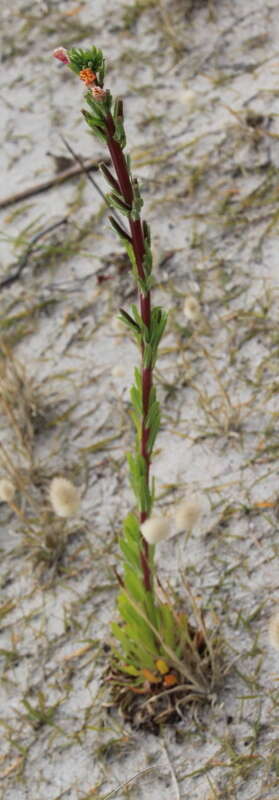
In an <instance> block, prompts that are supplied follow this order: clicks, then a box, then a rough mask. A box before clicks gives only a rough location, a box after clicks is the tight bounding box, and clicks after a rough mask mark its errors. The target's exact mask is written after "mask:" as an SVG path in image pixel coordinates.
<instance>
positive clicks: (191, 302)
mask: <svg viewBox="0 0 279 800" xmlns="http://www.w3.org/2000/svg"><path fill="white" fill-rule="evenodd" d="M200 313H201V307H200V304H199V301H198V300H197V298H196V297H193V295H188V297H186V298H185V302H184V306H183V314H184V316H185V317H187V319H191V320H192V321H193V322H196V321H197V320H198V319H199V317H200Z"/></svg>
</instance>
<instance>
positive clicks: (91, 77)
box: [79, 67, 96, 86]
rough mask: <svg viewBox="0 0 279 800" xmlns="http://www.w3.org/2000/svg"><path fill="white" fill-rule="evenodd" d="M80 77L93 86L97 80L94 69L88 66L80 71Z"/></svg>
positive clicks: (87, 84)
mask: <svg viewBox="0 0 279 800" xmlns="http://www.w3.org/2000/svg"><path fill="white" fill-rule="evenodd" d="M79 77H80V80H81V81H84V83H85V84H86V86H92V83H94V81H95V80H96V74H95V72H93V70H92V69H90V68H89V67H87V68H86V69H82V70H81V71H80V73H79Z"/></svg>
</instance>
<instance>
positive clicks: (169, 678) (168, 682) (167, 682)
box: [163, 672, 177, 689]
mask: <svg viewBox="0 0 279 800" xmlns="http://www.w3.org/2000/svg"><path fill="white" fill-rule="evenodd" d="M163 682H164V686H166V687H167V688H168V689H169V688H170V686H175V685H176V683H177V677H176V675H174V674H173V672H169V674H168V675H165V677H164V681H163Z"/></svg>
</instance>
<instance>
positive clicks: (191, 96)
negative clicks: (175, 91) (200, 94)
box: [177, 89, 197, 114]
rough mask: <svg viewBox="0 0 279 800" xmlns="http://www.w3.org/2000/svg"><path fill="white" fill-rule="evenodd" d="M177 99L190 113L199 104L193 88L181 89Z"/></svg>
mask: <svg viewBox="0 0 279 800" xmlns="http://www.w3.org/2000/svg"><path fill="white" fill-rule="evenodd" d="M177 99H178V100H179V102H180V103H181V105H183V106H184V108H186V111H188V113H189V114H191V113H192V111H194V110H195V108H196V106H197V95H196V93H195V92H193V91H192V89H181V92H179V95H178V98H177Z"/></svg>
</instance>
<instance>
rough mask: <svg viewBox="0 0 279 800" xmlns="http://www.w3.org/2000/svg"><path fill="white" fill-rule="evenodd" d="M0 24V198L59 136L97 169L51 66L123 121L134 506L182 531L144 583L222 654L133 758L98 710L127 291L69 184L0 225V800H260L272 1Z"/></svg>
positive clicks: (272, 723)
mask: <svg viewBox="0 0 279 800" xmlns="http://www.w3.org/2000/svg"><path fill="white" fill-rule="evenodd" d="M1 14H2V22H1V29H2V34H3V42H2V47H1V52H2V64H1V76H2V79H1V116H0V126H1V131H2V137H1V138H2V140H3V145H2V148H1V154H0V161H1V174H2V185H1V198H0V200H4V199H5V198H6V197H8V196H10V195H12V194H16V193H18V192H20V191H22V190H24V189H27V188H28V187H29V186H34V187H35V186H36V185H38V184H40V183H41V182H42V181H45V180H47V179H49V178H51V177H52V176H54V174H55V167H57V157H61V156H64V157H69V153H68V151H67V149H66V146H65V144H64V143H63V142H62V140H61V134H62V135H64V137H66V139H67V141H68V142H69V144H70V145H71V147H72V148H74V150H75V152H77V153H78V154H80V155H82V156H83V157H86V158H87V157H88V158H89V159H100V158H103V157H104V156H105V155H106V154H105V152H104V151H103V149H102V146H101V145H99V144H97V143H96V141H95V140H94V139H93V138H91V137H90V134H89V133H88V131H87V130H86V128H85V125H84V123H83V120H82V118H81V115H80V108H81V107H82V87H81V86H80V85H79V83H78V81H77V80H76V78H75V76H73V75H71V74H70V72H69V71H67V70H66V69H64V68H63V67H62V66H61V65H59V64H58V62H55V61H54V60H53V59H52V58H51V55H50V54H51V51H52V50H53V49H54V47H57V46H58V45H60V44H62V45H64V46H65V47H67V46H71V45H76V46H82V47H86V46H89V45H91V44H93V43H94V44H96V45H97V46H99V47H101V48H102V49H103V51H104V53H105V55H106V56H107V60H108V65H109V72H108V77H107V85H108V86H110V88H111V90H112V92H113V94H117V93H120V94H122V96H123V97H124V100H125V110H126V119H127V122H126V129H127V137H128V143H129V148H128V149H129V150H130V152H131V155H132V163H133V169H134V172H135V173H136V174H137V175H138V177H139V179H140V181H141V186H142V190H143V195H144V200H145V209H144V210H145V216H146V218H147V219H148V220H149V222H150V224H151V227H152V232H153V247H154V256H155V263H156V278H157V288H156V290H155V300H156V302H161V303H162V304H163V305H164V307H166V308H167V309H169V311H170V315H169V325H168V329H167V333H166V335H165V338H164V341H163V344H162V347H161V352H160V359H159V363H158V369H157V372H156V380H157V385H158V392H159V396H160V399H161V401H162V407H163V419H162V431H161V434H160V436H159V438H158V447H157V450H156V457H155V458H154V463H153V472H154V474H155V476H156V481H157V496H158V508H160V509H161V510H163V513H165V512H166V511H167V510H169V508H170V506H171V505H172V504H173V503H175V502H177V501H178V500H179V499H180V498H184V496H188V495H191V494H192V493H193V491H195V492H196V493H198V495H199V496H200V498H201V503H202V507H203V516H202V521H201V523H200V525H199V527H198V529H197V530H195V531H194V532H193V534H192V535H191V536H185V535H180V536H178V537H176V538H173V539H172V540H171V541H170V542H165V543H164V544H163V545H162V546H161V547H160V548H159V547H158V566H159V569H160V574H161V576H162V578H163V579H164V580H166V581H170V582H171V584H172V586H173V587H174V588H175V590H177V591H179V593H180V594H181V596H182V597H183V595H185V589H184V588H183V587H184V584H185V581H186V582H187V583H189V584H190V585H191V587H192V591H193V592H194V594H195V595H196V597H198V598H199V599H200V602H201V604H202V605H203V608H204V609H205V614H206V618H207V621H208V624H209V626H210V625H215V624H216V622H217V623H219V624H220V626H221V634H222V638H223V639H224V641H225V643H226V656H225V663H226V674H225V675H224V677H223V680H222V683H221V685H220V687H217V688H216V694H215V697H214V702H213V705H212V706H209V707H205V708H202V709H197V710H196V712H195V714H191V713H190V712H189V714H188V715H187V716H186V718H185V719H182V720H181V721H180V722H178V723H177V724H174V725H172V727H166V728H163V729H162V730H161V733H160V735H159V736H157V737H155V736H153V735H151V734H148V735H146V734H144V733H142V732H141V731H135V730H132V729H131V728H130V727H129V725H127V724H126V723H125V721H123V719H122V717H121V715H120V714H119V713H118V712H117V711H116V710H112V711H110V713H109V712H108V710H107V705H108V702H109V697H108V693H107V690H106V689H105V688H104V686H103V685H102V682H101V678H102V675H103V671H104V668H105V665H106V654H105V652H104V644H105V643H106V642H107V641H108V640H109V621H110V620H111V618H112V617H113V614H114V607H115V596H116V583H115V577H114V572H113V567H114V566H115V565H116V564H117V563H118V559H119V555H118V548H117V536H118V533H119V531H120V529H121V521H122V519H123V517H124V516H125V514H126V513H127V511H128V510H129V509H130V508H131V505H132V502H133V501H132V496H131V492H130V489H129V487H128V481H127V470H126V464H125V452H126V451H127V450H128V449H129V448H130V447H131V446H132V438H133V434H132V430H131V424H130V416H129V386H130V384H131V380H132V375H133V367H134V365H135V363H136V359H137V355H136V352H135V350H134V347H133V345H132V344H131V343H130V342H129V340H128V339H127V337H126V336H123V335H121V333H119V332H118V331H117V330H116V327H115V318H116V315H117V313H118V310H119V308H120V307H121V306H124V307H125V308H127V309H128V308H129V305H130V303H131V302H133V301H134V299H135V297H134V288H133V282H132V280H131V277H130V275H129V271H128V270H127V267H126V262H125V259H124V257H123V253H122V252H121V248H120V246H119V244H118V242H117V241H116V239H115V237H114V235H113V233H112V232H111V231H110V229H109V226H108V224H107V211H106V207H105V205H104V203H103V201H102V199H101V198H100V196H99V195H98V193H97V192H96V191H95V190H94V187H93V186H92V185H91V184H90V183H89V181H88V180H87V179H86V178H85V177H84V176H82V177H78V178H74V179H72V180H68V181H67V182H65V183H63V184H61V185H60V186H55V187H54V188H52V189H50V190H49V191H47V192H45V193H42V194H37V195H32V196H30V197H28V198H26V199H24V200H21V202H18V203H13V204H11V205H9V206H7V207H6V208H3V207H2V209H1V211H0V215H1V223H0V226H1V227H0V237H1V238H0V247H1V281H3V279H6V278H7V277H9V276H10V275H14V274H15V273H16V271H17V269H18V267H19V266H21V272H20V275H19V276H18V278H17V279H16V280H15V281H13V282H11V283H10V284H7V283H6V284H5V285H3V286H2V288H1V292H0V308H1V317H0V336H1V339H0V353H1V375H2V377H1V384H0V386H1V387H2V388H1V394H0V399H1V409H2V412H1V448H0V470H1V475H0V477H2V478H3V477H9V478H12V479H13V480H15V482H16V484H17V495H16V505H17V506H18V507H19V509H20V514H21V517H19V516H18V515H17V514H16V513H15V512H13V511H11V510H10V509H9V508H8V506H7V505H5V504H1V505H0V519H1V528H0V548H1V551H0V552H1V564H0V576H1V577H0V582H1V583H0V585H1V601H0V620H1V629H0V633H1V644H0V647H1V649H0V657H1V670H2V678H1V688H0V727H1V734H2V735H1V745H0V793H1V794H0V797H1V800H2V798H3V800H4V798H5V800H58V799H59V800H60V798H65V800H66V798H67V800H91V799H92V800H93V798H96V800H97V798H99V800H101V798H105V797H107V796H109V797H110V796H115V797H118V798H119V800H122V798H123V800H124V798H128V797H129V798H131V799H133V800H147V798H152V800H215V798H216V800H217V799H218V800H226V799H228V800H276V798H277V797H278V774H279V756H278V740H279V736H278V653H276V651H275V650H272V649H271V648H270V645H269V643H268V635H267V629H268V620H269V617H270V615H271V614H272V613H273V611H274V610H275V609H276V603H278V593H279V581H278V510H279V505H278V504H279V500H278V452H279V441H278V403H277V397H278V391H279V383H278V352H279V351H278V347H279V336H278V296H279V269H278V230H277V229H278V204H277V198H278V174H279V172H278V171H279V120H278V115H279V90H278V76H279V39H278V35H279V20H278V2H276V0H268V1H267V2H265V3H262V2H260V0H245V3H243V2H241V1H240V0H235V2H233V3H231V2H229V0H222V2H221V0H220V2H218V0H211V2H209V1H208V2H198V0H197V2H195V0H192V2H190V0H189V2H186V0H184V2H183V1H182V0H172V2H169V3H168V2H166V0H161V2H158V1H156V0H155V2H154V1H153V2H152V0H138V2H134V3H133V2H130V1H129V2H126V3H122V2H119V0H114V1H113V0H106V2H105V3H104V2H102V0H96V2H93V0H92V2H90V0H84V2H81V3H80V4H79V3H78V2H76V3H75V2H74V0H73V2H72V0H69V1H68V0H67V1H66V0H65V2H63V1H62V2H60V1H59V0H57V1H55V0H53V2H52V0H46V1H45V2H29V3H28V2H22V1H21V0H13V2H12V3H9V4H7V5H5V8H3V7H2V11H1ZM49 154H51V155H49ZM58 166H59V164H58ZM91 174H92V177H93V178H94V180H96V181H98V184H99V186H100V187H101V188H102V189H104V185H103V183H102V179H101V177H100V176H98V174H97V173H96V172H94V173H91ZM65 219H66V222H64V223H63V222H62V221H63V220H65ZM56 223H57V227H56V228H54V229H53V230H50V231H48V230H47V229H48V228H49V227H52V226H53V225H56ZM58 223H59V224H58ZM44 231H45V233H44V235H43V236H38V239H37V240H36V241H35V242H33V237H35V236H36V235H37V234H42V232H44ZM32 242H33V245H32V248H31V249H30V243H31V244H32ZM28 248H29V250H28V254H27V255H28V257H27V258H26V257H25V258H24V256H26V253H27V249H28ZM188 295H191V296H192V295H193V296H194V297H196V298H197V300H198V302H199V304H200V308H201V313H200V316H199V318H198V320H196V321H193V320H192V321H191V320H189V319H186V317H185V315H184V313H183V306H184V302H185V298H186V297H187V296H188ZM15 359H16V361H15ZM7 370H8V372H7ZM3 387H4V388H3ZM57 474H63V475H66V476H67V477H69V478H70V479H71V480H73V481H74V482H75V483H76V484H77V485H78V486H80V487H81V490H82V504H81V512H80V517H79V518H77V519H75V520H74V521H73V522H71V523H65V524H64V523H62V522H61V521H60V522H57V521H55V520H54V518H53V516H52V515H51V512H50V511H49V509H48V500H47V493H48V486H49V482H50V480H51V478H52V477H53V476H54V475H57ZM31 519H32V526H33V528H32V530H33V534H34V537H35V538H34V537H33V538H31V536H30V524H29V523H30V520H31ZM28 520H29V523H28ZM46 531H48V532H49V533H52V535H53V534H54V536H55V537H56V540H57V541H58V542H60V541H61V544H62V543H63V542H65V543H66V545H65V549H64V551H63V557H62V560H61V561H60V563H59V565H57V564H55V563H54V564H53V565H50V566H47V565H46V564H44V562H43V561H42V559H43V557H44V555H45V551H44V549H43V547H42V542H43V540H44V537H45V534H46ZM132 779H133V780H132ZM110 792H111V793H112V794H110ZM113 792H114V793H113Z"/></svg>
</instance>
